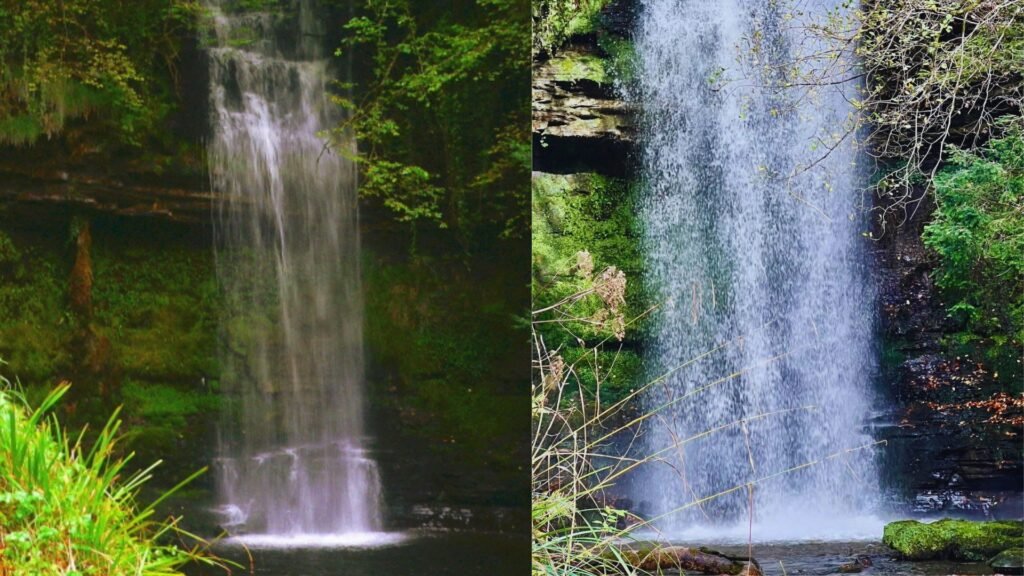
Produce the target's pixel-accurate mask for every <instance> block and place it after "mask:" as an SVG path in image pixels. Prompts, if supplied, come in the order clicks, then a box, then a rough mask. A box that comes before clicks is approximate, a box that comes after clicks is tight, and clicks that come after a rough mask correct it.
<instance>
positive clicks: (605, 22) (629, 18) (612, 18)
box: [599, 0, 640, 37]
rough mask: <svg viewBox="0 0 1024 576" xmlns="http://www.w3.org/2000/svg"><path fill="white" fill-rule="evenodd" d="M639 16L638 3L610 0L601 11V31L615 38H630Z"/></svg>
mask: <svg viewBox="0 0 1024 576" xmlns="http://www.w3.org/2000/svg"><path fill="white" fill-rule="evenodd" d="M639 16H640V3H639V2H638V1H637V0H611V2H609V3H608V4H607V5H606V6H605V7H604V9H602V10H601V14H600V16H599V18H600V19H601V29H602V30H603V31H605V32H607V33H610V34H615V35H617V36H623V37H629V36H632V35H633V31H634V30H636V22H637V18H639Z"/></svg>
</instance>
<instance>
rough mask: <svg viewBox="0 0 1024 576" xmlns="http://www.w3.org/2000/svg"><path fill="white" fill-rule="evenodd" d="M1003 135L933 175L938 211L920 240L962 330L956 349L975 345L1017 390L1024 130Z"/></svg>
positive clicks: (1023, 266)
mask: <svg viewBox="0 0 1024 576" xmlns="http://www.w3.org/2000/svg"><path fill="white" fill-rule="evenodd" d="M1006 129H1007V130H1008V133H1007V135H1006V136H1005V137H1002V138H998V139H995V140H992V141H991V142H990V143H989V145H988V147H987V148H986V149H985V150H983V151H980V152H977V153H973V152H967V151H954V152H953V154H952V155H951V157H950V160H949V162H948V164H947V165H946V167H945V168H943V169H942V170H941V171H940V172H939V173H938V174H937V175H936V177H935V180H934V183H935V195H936V199H935V200H936V208H935V213H934V215H933V217H932V220H931V222H930V223H929V224H928V225H927V226H926V227H925V229H924V242H925V244H926V245H927V246H928V247H930V248H932V249H933V250H935V252H936V253H937V254H938V257H939V265H938V268H937V269H936V271H935V277H936V282H937V284H938V285H939V287H940V288H941V289H942V291H943V294H944V295H945V297H946V299H947V308H948V310H949V312H950V314H952V315H954V316H955V317H956V318H957V319H959V320H960V321H961V322H962V325H963V327H964V330H963V332H962V333H961V334H960V335H959V337H958V341H959V342H958V343H959V344H971V345H974V346H980V347H981V349H982V350H983V351H984V352H985V354H986V356H987V360H988V362H989V363H990V364H991V365H992V366H993V368H994V370H995V371H996V373H997V374H998V375H999V377H1000V378H1001V379H1002V380H1003V381H1005V382H1009V383H1015V384H1016V385H1018V386H1019V383H1020V381H1021V375H1022V367H1021V365H1020V352H1021V346H1022V345H1024V131H1022V130H1024V128H1022V126H1021V124H1020V120H1017V121H1016V122H1014V123H1013V124H1011V125H1009V128H1006ZM1017 391H1019V389H1018V390H1017Z"/></svg>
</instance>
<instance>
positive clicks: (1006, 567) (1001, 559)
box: [988, 548, 1024, 574]
mask: <svg viewBox="0 0 1024 576" xmlns="http://www.w3.org/2000/svg"><path fill="white" fill-rule="evenodd" d="M988 565H989V566H991V567H992V569H993V570H995V572H996V574H1024V548H1010V549H1007V550H1003V551H1002V552H1000V553H999V554H996V555H995V556H994V557H993V558H992V559H991V560H989V561H988Z"/></svg>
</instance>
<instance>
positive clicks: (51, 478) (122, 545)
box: [0, 379, 215, 576]
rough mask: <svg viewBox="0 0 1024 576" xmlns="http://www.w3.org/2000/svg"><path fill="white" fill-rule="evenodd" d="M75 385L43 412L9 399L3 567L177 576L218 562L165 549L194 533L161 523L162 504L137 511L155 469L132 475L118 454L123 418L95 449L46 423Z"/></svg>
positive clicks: (59, 573)
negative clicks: (189, 566) (195, 564)
mask: <svg viewBox="0 0 1024 576" xmlns="http://www.w3.org/2000/svg"><path fill="white" fill-rule="evenodd" d="M0 380H2V379H0ZM4 383H6V381H4ZM67 389H68V387H67V385H64V386H61V387H58V388H56V389H55V390H54V391H53V392H51V393H50V394H49V395H48V396H47V397H46V399H45V400H44V401H43V403H42V405H41V406H40V408H39V409H36V410H34V411H33V410H30V409H29V408H28V406H27V405H26V404H25V403H24V400H23V399H22V398H21V396H19V395H18V394H17V393H14V392H10V391H6V392H3V393H0V421H2V422H3V425H2V426H0V535H2V537H3V541H4V543H5V546H4V548H3V550H2V551H0V571H2V572H4V573H11V574H35V575H39V576H72V575H74V576H171V575H174V574H178V570H179V568H181V567H182V566H183V565H185V564H186V563H188V562H191V561H194V560H199V561H201V562H204V563H207V564H214V563H215V562H214V560H212V559H211V558H209V557H205V556H203V555H202V554H200V553H199V552H198V551H197V550H192V551H186V550H183V549H181V548H178V547H176V546H173V545H166V544H161V543H159V541H160V540H161V539H162V538H164V537H165V536H166V535H170V534H175V533H177V534H179V535H184V536H188V535H187V534H184V533H182V532H180V531H179V530H178V529H177V527H176V525H177V520H174V519H172V520H170V521H165V522H157V521H154V520H153V519H152V516H153V506H154V505H155V504H156V503H154V504H153V505H150V506H147V507H145V508H139V507H138V506H137V504H136V497H137V494H138V491H139V489H140V487H141V486H142V485H143V484H144V483H145V482H146V481H147V480H149V478H150V477H151V476H152V471H153V468H154V467H155V465H154V466H151V467H149V468H146V469H144V470H142V471H140V472H138V473H135V474H124V466H125V463H126V461H123V460H122V461H117V460H113V456H112V455H113V454H114V449H115V440H114V439H115V437H116V436H117V432H118V428H119V422H117V421H116V420H115V419H114V418H111V420H110V421H109V422H108V423H107V425H106V426H105V427H104V428H103V430H102V431H101V432H100V434H99V436H98V438H97V440H96V442H95V444H94V445H93V446H92V447H91V448H89V449H86V447H85V446H83V445H82V443H81V439H79V440H78V441H77V442H73V443H72V442H70V441H69V440H70V439H68V438H66V437H65V436H64V435H63V434H62V432H61V431H60V428H59V426H58V424H57V422H56V421H55V420H53V421H51V420H48V419H47V418H46V416H45V414H46V412H47V411H48V410H49V409H50V408H52V407H53V406H54V405H55V404H57V402H58V401H59V400H60V398H61V396H62V395H63V394H64V393H65V392H66V391H67ZM194 477H195V475H193V476H192V477H191V478H194ZM191 478H190V479H189V480H191ZM165 497H166V496H165Z"/></svg>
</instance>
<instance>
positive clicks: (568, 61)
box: [551, 51, 609, 84]
mask: <svg viewBox="0 0 1024 576" xmlns="http://www.w3.org/2000/svg"><path fill="white" fill-rule="evenodd" d="M551 69H552V71H553V76H554V79H555V81H556V82H580V81H582V80H589V81H591V82H593V83H595V84H606V83H608V82H609V78H608V74H607V72H606V71H605V61H604V59H603V58H600V57H598V56H595V55H593V54H586V53H581V52H571V51H567V52H564V53H562V54H560V55H558V56H556V57H554V58H552V59H551Z"/></svg>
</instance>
